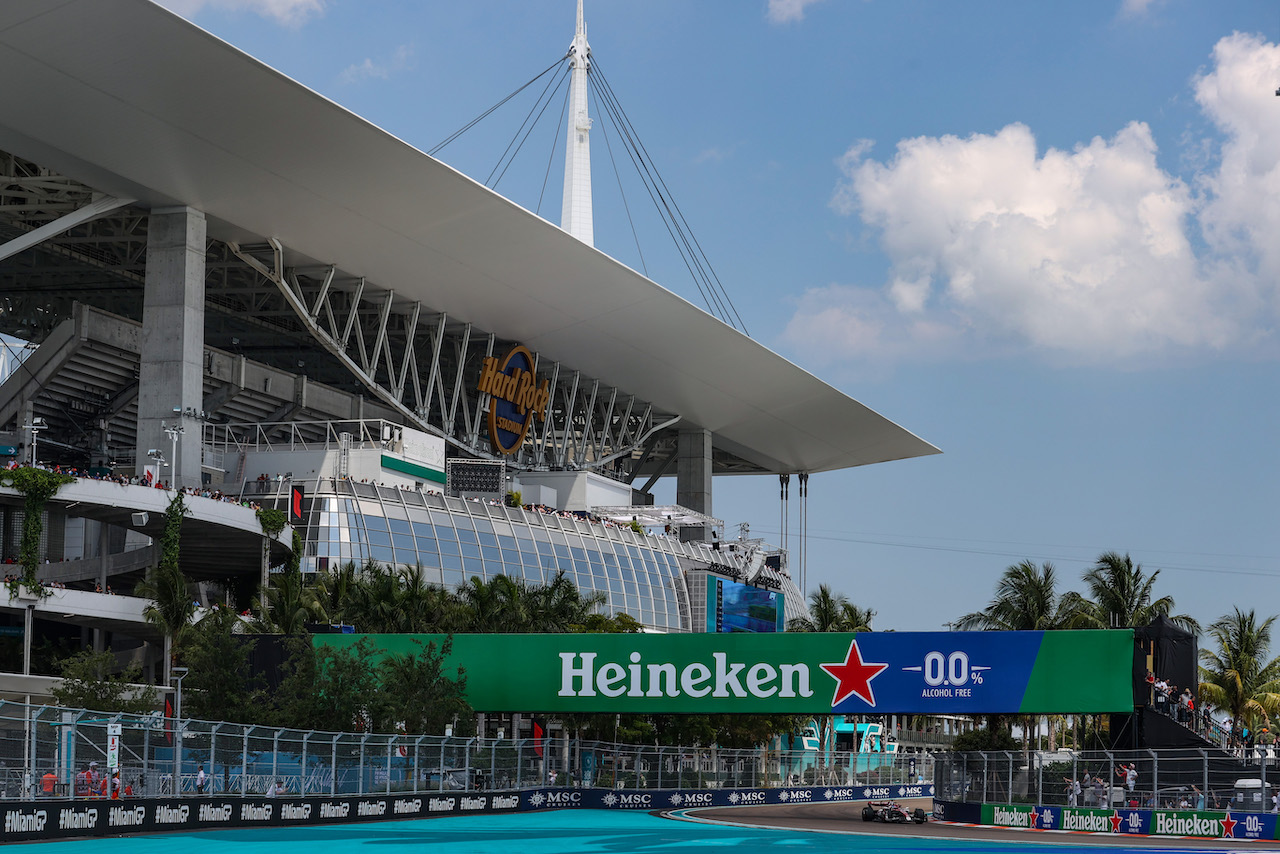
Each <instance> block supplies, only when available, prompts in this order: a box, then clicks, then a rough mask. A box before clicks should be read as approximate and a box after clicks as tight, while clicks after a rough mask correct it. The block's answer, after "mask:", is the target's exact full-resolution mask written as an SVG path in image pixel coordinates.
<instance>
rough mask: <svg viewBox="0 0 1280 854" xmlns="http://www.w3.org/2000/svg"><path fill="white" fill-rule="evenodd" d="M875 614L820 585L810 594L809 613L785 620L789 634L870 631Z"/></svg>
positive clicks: (841, 594)
mask: <svg viewBox="0 0 1280 854" xmlns="http://www.w3.org/2000/svg"><path fill="white" fill-rule="evenodd" d="M875 615H876V612H875V611H874V610H872V609H871V608H860V607H858V606H857V605H854V604H853V603H851V602H850V601H849V599H848V597H847V596H845V595H844V594H843V593H832V592H831V588H830V587H828V586H827V585H825V584H819V585H818V589H817V590H816V591H814V592H813V593H810V594H809V613H808V615H807V616H803V617H792V618H791V619H790V620H788V621H787V631H789V632H869V631H871V621H872V619H874V618H875Z"/></svg>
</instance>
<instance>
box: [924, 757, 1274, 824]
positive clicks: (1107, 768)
mask: <svg viewBox="0 0 1280 854" xmlns="http://www.w3.org/2000/svg"><path fill="white" fill-rule="evenodd" d="M934 759H935V765H934V784H935V791H936V797H938V798H940V799H942V800H950V801H967V802H975V803H1002V804H1015V803H1029V804H1042V805H1049V806H1077V807H1112V808H1115V807H1132V808H1142V809H1148V808H1150V809H1189V810H1195V809H1202V810H1227V809H1231V810H1243V811H1253V812H1270V811H1271V810H1272V809H1273V808H1274V802H1273V801H1272V795H1273V793H1274V792H1275V790H1276V789H1277V787H1278V786H1280V768H1278V767H1277V764H1276V756H1275V754H1274V753H1272V752H1270V751H1267V750H1266V749H1265V748H1259V749H1257V750H1255V751H1252V752H1249V753H1241V754H1235V753H1229V752H1227V751H1223V750H1218V749H1211V748H1206V749H1183V750H1097V751H1055V752H1044V751H1029V752H1028V751H1021V750H1011V751H990V752H981V753H979V752H975V753H946V754H943V753H939V754H937V755H935V757H934ZM1077 783H1078V784H1079V790H1078V791H1077V787H1076V784H1077Z"/></svg>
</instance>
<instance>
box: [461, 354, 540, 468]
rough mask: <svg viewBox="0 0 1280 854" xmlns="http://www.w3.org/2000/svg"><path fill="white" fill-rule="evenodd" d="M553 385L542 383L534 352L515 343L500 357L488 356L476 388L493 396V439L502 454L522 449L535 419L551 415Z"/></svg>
mask: <svg viewBox="0 0 1280 854" xmlns="http://www.w3.org/2000/svg"><path fill="white" fill-rule="evenodd" d="M550 388H551V384H550V382H549V381H547V380H543V381H542V382H541V383H539V382H538V378H537V376H536V375H535V373H534V364H533V354H532V353H530V352H529V350H528V349H527V348H525V347H521V346H515V347H512V348H511V350H510V351H509V352H508V353H507V355H506V356H505V357H504V358H502V359H499V358H497V357H496V356H487V357H486V358H485V360H484V362H483V364H482V366H481V368H480V381H479V382H478V383H477V384H476V391H479V392H482V393H484V394H487V395H489V441H490V442H492V443H493V449H494V450H495V451H497V452H498V453H499V454H514V453H515V452H516V451H518V450H520V445H521V444H523V443H524V437H525V436H526V435H527V434H528V432H529V427H530V425H532V424H533V419H534V418H535V417H537V418H546V417H547V403H548V402H549V400H550V398H551V390H550Z"/></svg>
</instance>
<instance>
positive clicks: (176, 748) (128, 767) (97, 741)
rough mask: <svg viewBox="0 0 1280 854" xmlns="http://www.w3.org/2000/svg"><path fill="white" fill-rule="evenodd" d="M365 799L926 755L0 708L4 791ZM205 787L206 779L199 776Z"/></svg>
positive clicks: (627, 783) (781, 772) (810, 778)
mask: <svg viewBox="0 0 1280 854" xmlns="http://www.w3.org/2000/svg"><path fill="white" fill-rule="evenodd" d="M116 772H118V774H119V787H120V791H121V795H123V796H125V797H130V796H132V797H172V796H175V795H176V796H179V797H182V796H194V795H200V794H206V795H214V794H217V795H241V796H252V795H262V794H264V793H266V792H268V791H269V790H271V789H274V788H275V787H276V784H277V781H278V782H279V785H280V787H281V792H282V793H287V794H289V795H365V794H380V793H385V794H392V793H404V792H445V791H480V790H486V789H503V790H510V789H525V788H540V787H545V786H574V787H584V788H610V789H613V788H625V789H644V788H653V789H708V788H729V787H737V788H778V787H785V786H889V785H915V784H923V783H928V782H930V781H931V780H932V779H933V775H934V768H933V760H932V758H931V757H930V756H929V755H928V754H925V753H918V754H899V753H845V752H830V751H826V752H824V751H815V750H806V751H782V750H769V749H755V750H728V749H721V748H715V747H711V748H706V747H696V748H695V747H663V746H657V745H652V746H649V745H628V744H614V743H610V742H597V741H585V740H577V739H564V738H544V739H540V740H536V741H535V740H534V739H531V738H524V739H492V738H453V737H441V736H425V735H424V736H414V735H403V734H394V733H392V734H388V733H332V732H314V731H312V732H304V731H300V730H291V729H277V728H273V727H265V726H249V725H245V724H234V723H216V722H210V721H199V720H181V721H178V720H175V719H173V718H166V717H162V716H161V715H159V714H158V713H156V714H154V715H150V716H143V717H138V716H132V715H122V714H107V713H101V712H93V711H86V710H82V709H66V708H62V707H56V706H36V705H31V706H27V705H24V704H21V703H11V702H0V797H2V798H10V799H14V798H17V799H26V798H78V797H81V798H82V797H106V796H109V795H110V794H111V787H112V785H113V782H112V777H113V773H116ZM202 781H203V782H202Z"/></svg>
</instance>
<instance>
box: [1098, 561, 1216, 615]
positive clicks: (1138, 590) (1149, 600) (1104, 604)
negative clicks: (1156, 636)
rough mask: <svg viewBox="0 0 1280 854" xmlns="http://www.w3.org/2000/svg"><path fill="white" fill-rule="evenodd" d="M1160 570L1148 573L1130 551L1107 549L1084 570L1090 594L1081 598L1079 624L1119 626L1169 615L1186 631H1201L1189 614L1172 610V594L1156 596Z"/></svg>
mask: <svg viewBox="0 0 1280 854" xmlns="http://www.w3.org/2000/svg"><path fill="white" fill-rule="evenodd" d="M1159 577H1160V570H1158V569H1157V570H1156V571H1155V572H1153V573H1151V574H1150V575H1147V574H1146V573H1145V572H1143V570H1142V566H1141V564H1135V563H1134V562H1133V559H1132V558H1131V557H1129V555H1127V554H1125V555H1121V554H1120V553H1119V552H1105V553H1103V554H1102V555H1099V556H1098V560H1097V562H1096V563H1095V564H1094V565H1093V567H1092V568H1090V569H1089V570H1088V571H1086V572H1085V574H1084V583H1085V587H1086V588H1087V589H1088V598H1087V599H1085V598H1078V599H1077V603H1078V606H1079V611H1080V613H1081V615H1082V617H1083V619H1082V620H1081V621H1080V627H1088V628H1098V629H1119V628H1133V627H1135V626H1145V625H1147V624H1149V623H1150V622H1151V621H1152V620H1154V619H1155V618H1156V617H1159V616H1163V617H1167V618H1168V619H1169V620H1170V621H1172V622H1173V623H1175V624H1177V625H1178V626H1181V627H1182V628H1184V629H1186V630H1187V631H1190V632H1194V633H1196V634H1200V624H1199V623H1197V622H1196V621H1195V619H1194V618H1192V617H1190V616H1188V615H1187V614H1173V613H1172V611H1173V609H1174V607H1175V605H1174V601H1173V598H1172V597H1170V596H1161V597H1160V598H1158V599H1157V598H1154V596H1155V593H1154V588H1155V583H1156V579H1157V578H1159Z"/></svg>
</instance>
